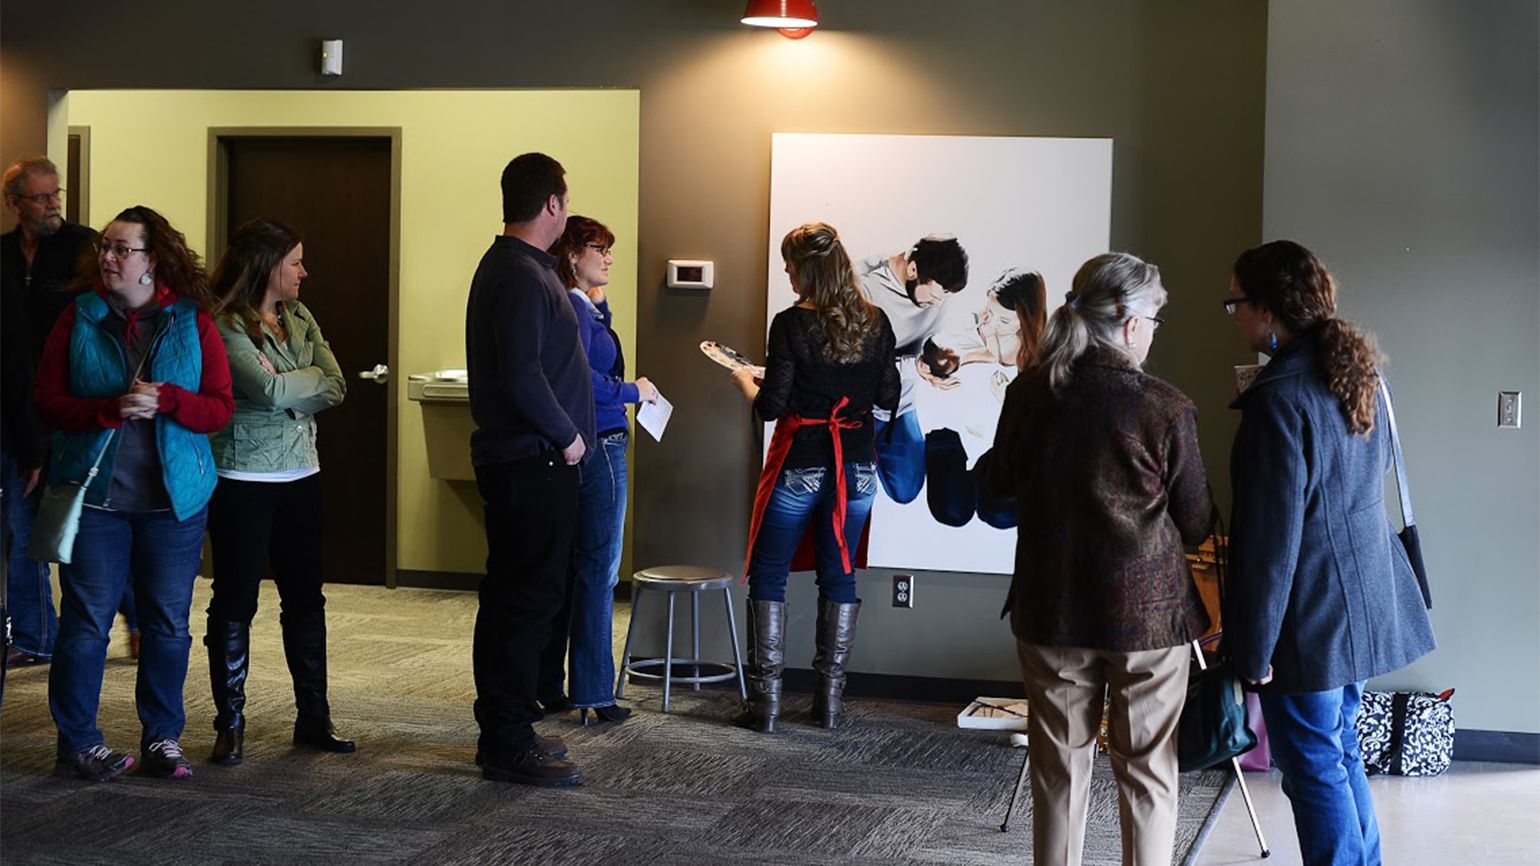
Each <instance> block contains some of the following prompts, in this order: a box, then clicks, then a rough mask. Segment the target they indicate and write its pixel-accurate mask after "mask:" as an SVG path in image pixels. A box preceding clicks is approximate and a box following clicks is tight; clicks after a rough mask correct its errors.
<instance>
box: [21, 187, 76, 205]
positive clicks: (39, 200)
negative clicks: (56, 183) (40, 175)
mask: <svg viewBox="0 0 1540 866" xmlns="http://www.w3.org/2000/svg"><path fill="white" fill-rule="evenodd" d="M67 192H69V190H67V189H65V188H64V187H62V186H61V187H59V188H58V189H56V190H54V191H53V192H40V193H37V194H36V195H18V196H16V198H17V200H18V201H30V202H32V203H33V204H48V203H49V202H51V201H64V194H65V193H67Z"/></svg>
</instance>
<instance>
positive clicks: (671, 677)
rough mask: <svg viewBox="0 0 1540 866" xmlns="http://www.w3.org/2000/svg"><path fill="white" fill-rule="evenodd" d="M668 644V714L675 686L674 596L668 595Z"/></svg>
mask: <svg viewBox="0 0 1540 866" xmlns="http://www.w3.org/2000/svg"><path fill="white" fill-rule="evenodd" d="M667 640H668V643H666V644H665V645H664V647H663V712H665V713H666V712H668V695H669V692H670V691H671V690H672V689H673V686H674V594H673V593H672V592H671V593H669V594H668V638H667Z"/></svg>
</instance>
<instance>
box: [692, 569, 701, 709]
mask: <svg viewBox="0 0 1540 866" xmlns="http://www.w3.org/2000/svg"><path fill="white" fill-rule="evenodd" d="M690 638H691V639H692V640H693V641H694V644H693V645H692V646H691V649H692V650H694V654H693V655H691V656H690V658H693V659H695V664H694V665H693V666H692V667H691V670H692V671H693V672H694V674H695V679H696V682H695V683H693V684H692V685H691V686H690V688H691V689H693V690H694V691H697V692H698V691H700V682H699V680H700V593H698V592H692V593H690Z"/></svg>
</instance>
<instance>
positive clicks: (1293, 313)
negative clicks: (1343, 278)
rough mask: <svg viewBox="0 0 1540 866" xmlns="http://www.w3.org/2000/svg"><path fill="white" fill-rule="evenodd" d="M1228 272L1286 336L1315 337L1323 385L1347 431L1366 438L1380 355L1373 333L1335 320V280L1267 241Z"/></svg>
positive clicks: (1292, 247) (1289, 248)
mask: <svg viewBox="0 0 1540 866" xmlns="http://www.w3.org/2000/svg"><path fill="white" fill-rule="evenodd" d="M1231 270H1232V272H1233V273H1234V275H1235V282H1236V285H1237V286H1239V287H1240V290H1241V293H1242V294H1244V295H1245V296H1246V298H1247V299H1248V300H1249V301H1250V302H1251V303H1252V304H1255V305H1258V306H1259V307H1261V308H1262V309H1265V310H1267V311H1268V312H1270V313H1272V314H1273V315H1274V316H1275V317H1276V318H1277V319H1278V321H1279V322H1281V323H1282V324H1283V326H1284V327H1285V328H1288V330H1289V333H1291V334H1295V335H1296V336H1306V335H1311V336H1314V337H1315V340H1316V357H1317V359H1318V361H1319V362H1320V365H1321V370H1322V371H1323V372H1324V374H1325V376H1326V386H1327V387H1328V388H1329V389H1330V390H1331V393H1332V394H1333V395H1334V396H1335V397H1336V398H1337V400H1338V401H1339V402H1340V403H1341V404H1342V414H1343V415H1345V416H1346V418H1347V425H1348V431H1349V432H1351V433H1353V434H1355V435H1360V436H1367V435H1368V434H1369V433H1370V431H1372V430H1373V429H1374V412H1375V406H1376V404H1377V401H1378V391H1379V387H1380V370H1379V368H1380V364H1381V363H1383V361H1384V356H1383V355H1381V354H1380V350H1379V347H1378V346H1377V345H1376V344H1375V340H1374V335H1373V334H1370V333H1369V332H1367V331H1365V330H1363V329H1361V328H1359V327H1358V326H1356V325H1354V324H1353V323H1352V322H1349V321H1347V320H1345V319H1339V318H1337V281H1336V280H1335V279H1333V278H1332V275H1331V272H1330V271H1328V270H1327V269H1326V265H1324V264H1322V263H1321V260H1320V259H1318V258H1316V255H1315V253H1312V252H1310V250H1308V249H1305V247H1303V246H1301V245H1300V244H1297V243H1295V242H1294V241H1273V242H1271V243H1266V244H1263V245H1261V246H1259V247H1254V248H1252V249H1249V250H1247V251H1245V252H1244V253H1241V254H1240V256H1239V257H1238V258H1237V259H1236V260H1235V266H1234V267H1233V268H1232V269H1231Z"/></svg>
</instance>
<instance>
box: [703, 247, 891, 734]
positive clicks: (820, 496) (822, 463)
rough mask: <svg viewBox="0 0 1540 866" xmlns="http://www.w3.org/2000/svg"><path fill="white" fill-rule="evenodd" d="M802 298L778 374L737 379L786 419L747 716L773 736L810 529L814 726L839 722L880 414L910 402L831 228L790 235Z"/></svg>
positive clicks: (757, 584) (777, 455)
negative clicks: (791, 596)
mask: <svg viewBox="0 0 1540 866" xmlns="http://www.w3.org/2000/svg"><path fill="white" fill-rule="evenodd" d="M781 257H782V258H783V259H785V261H786V276H787V277H788V278H789V279H790V280H791V285H792V288H793V289H795V290H796V292H797V296H798V298H800V300H799V301H798V302H797V303H796V304H793V305H792V306H791V307H788V308H787V309H785V310H782V311H781V312H779V313H777V314H776V316H775V319H774V320H773V321H772V322H771V324H770V338H769V348H768V351H767V353H766V360H765V379H764V382H763V383H760V382H756V381H755V379H754V375H753V372H752V371H750V370H749V369H747V368H742V369H739V370H735V371H734V372H733V380H734V381H735V382H736V383H737V384H738V387H739V388H740V389H741V390H742V391H743V394H744V396H745V397H747V398H748V400H749V402H750V403H751V404H752V405H753V407H754V413H755V415H757V416H758V417H759V418H760V420H763V421H774V422H776V427H775V435H774V437H773V438H772V439H771V443H770V454H769V456H768V458H767V459H766V461H765V468H764V471H763V472H762V473H761V475H760V478H759V488H758V491H757V492H756V495H755V500H754V517H753V521H752V522H751V523H750V526H749V556H748V563H747V566H746V568H745V570H746V572H747V574H748V581H749V633H750V636H751V639H750V643H749V661H748V665H747V668H748V681H749V699H748V701H747V705H746V706H745V707H744V708H743V711H742V712H740V713H739V714H738V716H737V717H736V719H735V720H734V721H735V722H736V723H737V724H738V725H740V726H742V727H747V728H752V729H754V730H757V731H762V732H765V733H769V732H772V731H774V730H775V728H776V724H777V720H778V719H779V717H780V712H781V673H782V671H783V670H784V668H785V646H784V638H785V634H786V578H787V575H788V573H789V571H790V568H791V562H792V556H793V554H794V553H795V552H796V550H797V547H798V544H799V543H800V542H801V540H802V537H803V534H804V533H805V532H807V533H811V535H812V538H813V543H814V548H815V550H816V554H817V556H816V559H817V568H816V573H817V579H818V625H817V637H816V640H817V652H816V655H815V656H814V658H813V669H814V670H815V671H816V672H817V674H818V686H817V689H816V691H814V693H813V719H814V721H815V722H816V723H818V724H819V725H821V726H823V727H825V728H833V727H837V726H838V725H839V722H840V717H841V714H842V712H843V708H844V704H843V696H844V692H845V669H846V665H847V663H848V661H849V658H850V650H851V645H852V644H853V643H854V641H855V632H856V617H857V614H858V613H859V611H860V609H861V600H860V599H858V598H857V597H856V577H855V566H854V562H855V556H854V554H853V550H854V548H855V546H856V543H857V540H858V539H859V538H860V537H861V532H862V530H863V529H864V528H865V526H866V520H867V517H868V516H869V515H870V514H871V508H872V499H873V497H874V496H875V495H876V493H877V487H878V482H877V466H876V460H877V452H876V444H875V441H874V438H873V434H872V430H873V426H872V407H873V406H878V407H882V408H884V409H887V410H888V411H890V412H891V411H894V410H896V409H897V407H898V396H899V378H898V370H897V368H896V367H895V366H894V364H893V328H892V327H891V326H890V325H889V324H888V319H887V316H886V315H885V314H884V313H883V312H882V311H881V310H880V309H878V308H877V307H875V306H874V305H872V303H871V302H870V301H867V300H866V298H865V297H863V296H862V294H861V290H860V289H859V288H858V287H857V285H856V276H855V270H854V269H853V268H852V266H851V263H850V258H849V256H848V255H847V254H846V253H845V247H844V244H842V243H840V239H839V234H838V233H836V232H835V230H834V228H833V227H832V226H829V225H826V224H824V223H808V224H807V225H803V226H799V227H797V228H795V229H793V230H792V231H791V232H790V233H789V234H787V235H786V237H785V239H784V240H782V241H781Z"/></svg>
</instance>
